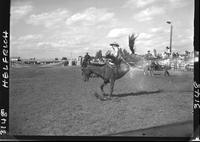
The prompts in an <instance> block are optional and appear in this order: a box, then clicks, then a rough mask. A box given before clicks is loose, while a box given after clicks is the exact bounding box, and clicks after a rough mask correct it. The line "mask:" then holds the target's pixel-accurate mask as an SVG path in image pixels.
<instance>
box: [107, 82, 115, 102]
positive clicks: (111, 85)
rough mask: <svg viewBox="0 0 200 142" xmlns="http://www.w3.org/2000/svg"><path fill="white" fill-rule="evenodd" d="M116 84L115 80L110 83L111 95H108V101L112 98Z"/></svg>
mask: <svg viewBox="0 0 200 142" xmlns="http://www.w3.org/2000/svg"><path fill="white" fill-rule="evenodd" d="M114 84H115V80H113V79H111V81H110V94H109V95H108V99H111V97H112V93H113V89H114Z"/></svg>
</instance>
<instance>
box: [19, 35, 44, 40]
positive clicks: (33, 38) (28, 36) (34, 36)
mask: <svg viewBox="0 0 200 142" xmlns="http://www.w3.org/2000/svg"><path fill="white" fill-rule="evenodd" d="M41 38H42V35H33V34H29V35H25V36H21V37H19V38H18V40H20V41H22V40H23V41H27V40H38V39H41Z"/></svg>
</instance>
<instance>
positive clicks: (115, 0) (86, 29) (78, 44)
mask: <svg viewBox="0 0 200 142" xmlns="http://www.w3.org/2000/svg"><path fill="white" fill-rule="evenodd" d="M168 20H170V21H171V22H172V25H173V47H172V48H173V49H172V50H173V51H176V52H177V51H178V52H182V53H183V52H184V51H185V50H189V51H192V50H193V33H194V32H193V27H194V26H193V21H194V2H193V0H11V20H10V34H11V37H10V40H11V44H10V45H11V47H10V49H11V56H20V57H22V58H30V57H36V58H55V57H58V58H61V57H63V56H67V57H69V58H70V57H71V56H72V57H77V56H79V55H84V54H85V52H89V53H90V54H91V55H95V53H96V51H98V50H100V49H101V50H102V51H103V53H105V52H106V51H107V50H109V49H111V47H110V46H109V43H111V42H118V43H119V45H120V47H121V48H125V49H127V50H128V51H130V50H129V47H128V35H129V34H131V33H135V34H137V35H139V37H138V38H137V40H136V45H135V46H136V53H137V54H145V53H146V52H147V50H151V51H153V49H156V50H157V52H163V51H164V50H165V47H166V46H169V35H170V25H169V24H167V23H166V21H168Z"/></svg>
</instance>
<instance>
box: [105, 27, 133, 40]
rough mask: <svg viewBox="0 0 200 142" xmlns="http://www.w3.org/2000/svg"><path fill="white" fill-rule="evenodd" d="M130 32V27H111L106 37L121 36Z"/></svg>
mask: <svg viewBox="0 0 200 142" xmlns="http://www.w3.org/2000/svg"><path fill="white" fill-rule="evenodd" d="M131 33H132V29H131V28H116V29H112V30H111V31H110V32H109V33H108V35H107V37H108V38H119V37H122V36H128V35H129V34H131Z"/></svg>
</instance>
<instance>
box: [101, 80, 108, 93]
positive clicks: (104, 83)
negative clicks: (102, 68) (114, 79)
mask: <svg viewBox="0 0 200 142" xmlns="http://www.w3.org/2000/svg"><path fill="white" fill-rule="evenodd" d="M107 83H108V81H104V82H103V84H102V85H101V87H100V88H101V92H102V94H103V95H104V96H105V92H104V90H103V88H104V86H105V85H106V84H107Z"/></svg>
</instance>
